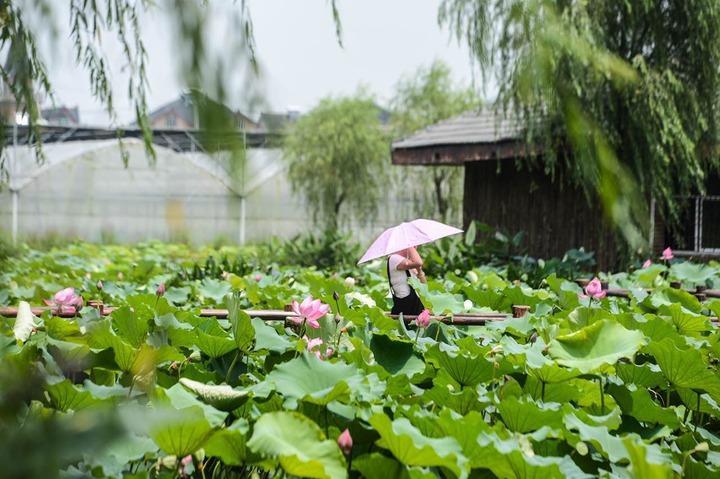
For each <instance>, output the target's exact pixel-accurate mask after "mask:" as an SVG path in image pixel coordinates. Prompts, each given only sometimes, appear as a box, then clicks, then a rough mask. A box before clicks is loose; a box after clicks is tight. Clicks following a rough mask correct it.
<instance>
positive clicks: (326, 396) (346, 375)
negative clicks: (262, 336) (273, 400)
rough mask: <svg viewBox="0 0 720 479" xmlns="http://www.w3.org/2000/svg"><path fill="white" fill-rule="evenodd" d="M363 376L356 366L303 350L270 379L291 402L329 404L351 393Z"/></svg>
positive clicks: (267, 379)
mask: <svg viewBox="0 0 720 479" xmlns="http://www.w3.org/2000/svg"><path fill="white" fill-rule="evenodd" d="M361 379H362V376H361V374H360V372H359V371H358V369H357V368H356V367H355V366H350V365H348V364H345V363H341V362H337V363H333V362H330V361H322V360H320V359H318V358H317V357H315V355H313V354H308V353H306V352H304V353H302V354H301V355H300V356H298V357H297V358H295V359H293V360H291V361H288V362H286V363H282V364H280V365H278V366H276V367H275V369H273V370H272V371H271V372H270V374H268V375H267V377H266V382H267V383H268V384H271V385H273V386H274V388H275V389H276V390H277V391H278V392H279V393H280V394H282V395H283V396H284V397H285V398H286V399H290V400H291V402H294V401H296V400H303V401H307V402H311V403H314V404H321V405H325V404H328V403H329V402H331V401H335V400H338V399H342V398H348V397H349V396H350V385H354V384H355V383H357V382H359V381H360V380H361Z"/></svg>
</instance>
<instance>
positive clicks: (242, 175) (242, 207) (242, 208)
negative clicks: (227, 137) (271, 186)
mask: <svg viewBox="0 0 720 479" xmlns="http://www.w3.org/2000/svg"><path fill="white" fill-rule="evenodd" d="M242 132H243V158H242V165H241V166H240V167H241V172H240V189H241V190H240V244H241V245H242V244H245V201H246V199H245V193H246V192H245V164H246V163H247V135H246V133H245V125H243V130H242Z"/></svg>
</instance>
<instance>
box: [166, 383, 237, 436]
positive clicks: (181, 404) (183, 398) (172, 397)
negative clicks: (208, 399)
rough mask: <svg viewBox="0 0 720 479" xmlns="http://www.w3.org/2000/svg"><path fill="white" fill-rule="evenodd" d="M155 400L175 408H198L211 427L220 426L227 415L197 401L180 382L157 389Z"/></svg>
mask: <svg viewBox="0 0 720 479" xmlns="http://www.w3.org/2000/svg"><path fill="white" fill-rule="evenodd" d="M157 395H158V397H157V400H154V402H156V403H157V404H158V405H169V406H170V407H172V408H173V409H175V410H179V409H187V408H190V407H195V408H198V409H200V410H201V411H202V412H203V415H204V416H205V419H206V420H207V421H208V424H210V425H211V426H212V427H216V426H220V425H221V424H222V423H223V422H224V421H225V418H226V417H227V413H226V412H222V411H219V410H218V409H216V408H215V407H213V406H211V405H209V404H206V403H204V402H202V401H199V400H198V399H197V398H196V397H195V396H194V395H193V394H192V393H190V392H189V391H188V390H187V389H185V387H183V386H182V385H181V384H180V383H178V384H175V385H174V386H173V387H171V388H169V389H165V390H164V391H163V390H160V391H158V393H157Z"/></svg>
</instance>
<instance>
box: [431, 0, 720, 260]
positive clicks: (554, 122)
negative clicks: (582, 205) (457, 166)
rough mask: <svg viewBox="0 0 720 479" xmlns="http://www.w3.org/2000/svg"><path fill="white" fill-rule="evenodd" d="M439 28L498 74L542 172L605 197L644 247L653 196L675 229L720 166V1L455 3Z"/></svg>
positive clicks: (443, 10) (503, 97) (448, 1)
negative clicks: (686, 200)
mask: <svg viewBox="0 0 720 479" xmlns="http://www.w3.org/2000/svg"><path fill="white" fill-rule="evenodd" d="M439 19H440V21H441V22H442V23H444V24H446V25H449V26H450V28H451V29H452V30H453V31H454V32H455V33H456V34H457V35H458V38H459V39H461V40H462V41H465V42H466V43H467V45H468V46H469V48H470V50H471V52H472V54H473V56H474V58H475V59H476V60H477V63H478V65H479V67H480V69H481V70H482V72H483V74H484V76H486V77H487V76H488V75H490V74H494V75H496V77H497V83H498V85H499V86H500V92H499V98H498V100H499V102H500V104H501V105H503V106H504V107H505V108H507V109H508V110H509V111H511V112H512V113H513V114H515V115H517V116H519V117H520V118H522V119H523V123H524V124H525V126H526V127H527V135H528V139H529V140H530V141H532V142H534V143H536V144H538V145H539V146H541V147H542V148H543V151H544V154H543V155H542V157H541V158H539V159H540V160H541V165H540V166H541V167H542V168H545V169H546V170H547V171H550V172H554V173H556V174H558V173H560V174H563V175H564V176H566V177H567V176H569V177H570V178H572V179H574V180H575V181H577V182H578V183H579V184H581V185H582V186H584V187H585V189H586V191H587V192H588V194H589V195H595V194H597V195H599V197H600V199H601V200H602V201H603V204H604V206H605V211H606V213H607V215H608V216H609V217H610V218H611V219H612V220H613V221H614V222H615V223H616V224H618V225H619V226H620V227H621V231H622V233H623V234H624V236H625V238H626V239H627V240H629V241H630V243H631V244H632V245H634V246H637V245H639V244H641V243H642V242H643V237H644V235H643V229H644V228H646V227H647V223H648V222H647V218H648V214H647V210H646V208H645V205H647V200H648V198H649V197H651V196H653V197H655V198H656V199H657V200H658V205H659V207H660V209H661V211H662V212H664V213H665V215H666V217H667V218H668V219H669V220H675V219H677V217H678V211H679V205H680V203H679V202H678V200H677V197H678V196H682V195H688V194H692V193H693V192H695V191H703V190H704V180H705V179H706V177H707V174H708V173H709V172H710V171H712V170H715V169H716V168H717V166H718V158H717V154H716V153H715V151H716V145H717V140H718V120H717V107H718V101H717V100H718V91H719V89H718V86H720V85H719V84H718V80H719V74H720V3H718V2H717V1H715V0H669V1H663V2H655V1H650V0H641V1H635V2H627V1H625V0H599V1H592V2H586V1H574V0H570V1H567V0H527V1H525V0H523V1H517V0H516V1H494V0H481V1H476V0H444V1H443V2H442V4H441V6H440V10H439ZM568 146H570V149H571V150H572V154H571V155H567V154H564V153H566V152H567V150H568ZM566 172H568V173H569V175H567V174H566Z"/></svg>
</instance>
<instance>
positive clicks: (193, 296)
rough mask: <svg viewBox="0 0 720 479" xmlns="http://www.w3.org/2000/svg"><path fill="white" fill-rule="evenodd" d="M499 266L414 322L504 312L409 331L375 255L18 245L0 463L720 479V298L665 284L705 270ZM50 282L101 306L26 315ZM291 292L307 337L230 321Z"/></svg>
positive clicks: (236, 472)
mask: <svg viewBox="0 0 720 479" xmlns="http://www.w3.org/2000/svg"><path fill="white" fill-rule="evenodd" d="M248 258H250V259H248ZM506 277H507V276H506V271H504V270H503V268H502V267H493V268H491V267H486V266H482V265H468V270H465V271H459V270H458V271H447V272H446V273H445V275H444V276H443V277H436V278H432V279H430V281H429V283H428V284H427V285H418V288H417V289H418V291H419V293H420V295H421V297H422V299H423V302H424V303H425V304H426V306H428V307H429V308H430V309H431V310H432V311H433V313H435V314H446V313H447V314H453V313H455V314H457V313H461V312H490V311H494V312H510V310H511V307H512V305H520V304H522V305H528V306H530V312H529V314H527V315H525V316H524V317H521V318H513V319H508V320H506V321H495V322H490V323H488V324H487V325H486V326H454V325H448V324H441V323H438V322H436V321H433V322H431V324H430V325H429V326H428V327H427V328H419V329H416V328H414V327H413V326H412V325H411V326H406V325H405V324H404V322H402V321H398V320H393V319H391V318H389V317H387V316H386V315H385V311H387V310H389V305H388V301H389V298H387V293H388V291H387V289H388V288H387V282H386V278H385V276H384V265H383V264H382V263H376V264H372V265H370V266H368V267H366V268H363V269H359V270H345V271H342V272H340V274H337V273H332V272H327V271H325V272H323V271H317V270H315V269H313V268H299V267H288V266H283V267H278V266H275V265H273V264H272V258H262V257H257V255H254V253H253V251H252V250H250V249H242V250H238V249H232V248H225V249H222V250H209V249H208V250H191V249H188V248H187V247H184V246H177V245H167V244H161V243H151V244H144V245H139V246H137V247H133V248H129V247H121V246H97V245H90V244H76V245H71V246H67V247H63V248H60V249H54V250H52V251H50V252H40V251H32V250H24V251H23V253H22V254H21V255H20V256H18V257H17V258H14V259H10V260H8V261H7V262H6V263H5V264H4V267H3V272H2V273H0V305H5V306H13V307H16V306H18V305H20V312H19V314H18V318H17V319H16V318H14V317H12V318H11V317H7V318H2V317H0V459H1V460H2V465H1V466H0V468H1V470H2V473H1V474H0V475H1V476H2V477H54V476H60V477H98V478H100V477H114V478H130V477H132V478H146V477H151V478H154V477H168V478H170V477H196V478H201V477H202V478H232V477H238V478H239V477H257V478H270V477H317V478H323V477H327V478H344V477H368V478H388V477H400V478H435V477H439V478H453V477H458V478H462V477H473V478H479V477H501V478H559V477H572V478H576V477H577V478H582V477H608V478H628V477H636V478H668V477H681V476H683V477H699V478H706V477H707V478H710V477H720V423H719V422H718V418H719V417H720V376H719V375H718V360H719V359H720V336H719V335H718V331H717V328H716V327H715V326H714V325H713V324H712V321H711V318H712V317H717V316H718V315H719V314H720V301H718V300H713V299H710V300H707V301H704V302H700V301H699V300H698V299H697V298H696V297H695V296H693V295H692V294H689V293H687V292H685V291H684V290H682V289H677V288H671V287H670V282H671V281H679V282H681V283H682V285H683V286H685V287H687V288H695V287H697V286H702V287H709V288H713V287H716V288H720V266H719V265H718V264H715V263H711V264H709V265H700V264H694V263H690V262H683V261H677V260H676V261H675V262H672V264H662V263H661V264H653V265H650V266H649V267H647V268H644V269H639V270H637V271H632V272H623V273H619V274H613V275H606V276H601V278H600V279H602V280H603V281H607V282H608V283H609V284H610V286H611V287H612V286H615V287H622V288H627V289H628V290H629V297H628V298H615V297H605V298H602V299H592V298H588V297H586V296H585V295H584V294H583V290H582V289H581V288H580V287H579V286H578V285H577V284H575V283H574V282H571V281H567V280H565V279H563V278H559V277H556V276H555V275H552V276H549V277H547V278H545V281H544V282H543V284H542V287H541V288H539V289H533V288H530V287H528V286H527V285H525V284H524V283H522V282H518V281H515V282H510V281H507V280H506ZM160 284H163V285H164V292H163V293H164V294H162V295H158V294H157V289H158V286H159V285H160ZM67 287H72V288H74V289H75V292H76V293H78V294H79V295H81V296H82V298H83V300H84V303H85V304H87V303H88V302H89V301H93V300H99V301H102V302H103V303H105V304H108V305H112V306H115V307H117V309H115V310H114V311H113V312H112V314H111V315H109V316H102V315H100V314H99V312H98V310H97V309H95V308H91V307H87V306H84V307H82V308H80V309H79V310H78V312H77V314H76V316H75V317H72V318H61V317H56V316H52V315H50V314H49V313H48V312H45V313H43V314H42V315H41V316H39V317H35V316H33V315H32V314H31V312H30V310H29V308H28V305H33V306H35V305H42V304H44V301H45V300H51V299H52V298H53V296H54V294H55V293H56V292H58V291H60V290H62V289H64V288H67ZM309 296H312V297H313V298H316V299H319V300H320V301H321V302H322V303H323V304H327V305H329V307H330V313H329V314H327V315H326V316H323V317H321V318H320V319H319V327H318V328H313V327H310V325H309V324H301V325H293V324H285V323H283V322H268V321H263V320H260V319H258V318H253V317H250V316H248V315H247V314H246V313H245V312H244V310H246V309H250V310H257V309H283V308H285V307H286V306H287V305H289V304H291V303H292V302H293V301H298V302H300V301H303V300H304V299H305V298H307V297H309ZM335 298H337V300H336V299H335ZM203 307H205V308H207V307H226V308H228V310H229V311H230V314H229V316H228V318H227V319H216V318H206V317H201V316H200V315H199V312H200V309H201V308H203Z"/></svg>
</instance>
